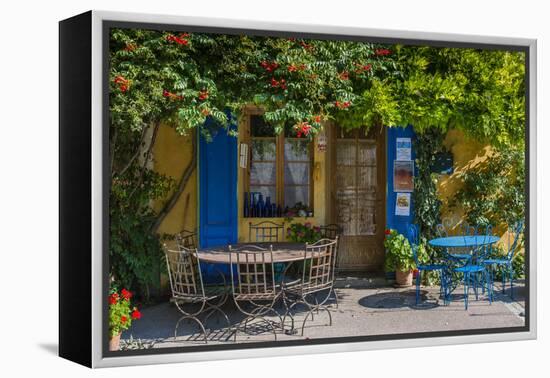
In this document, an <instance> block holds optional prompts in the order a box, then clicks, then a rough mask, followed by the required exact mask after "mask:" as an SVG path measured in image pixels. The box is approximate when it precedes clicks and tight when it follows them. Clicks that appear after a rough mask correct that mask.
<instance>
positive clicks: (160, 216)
mask: <svg viewBox="0 0 550 378" xmlns="http://www.w3.org/2000/svg"><path fill="white" fill-rule="evenodd" d="M192 145H193V151H192V155H191V161H190V162H189V164H188V165H187V167H185V170H184V171H183V175H182V176H181V179H180V181H179V183H178V186H177V188H176V190H175V191H174V193H173V194H172V197H170V199H169V200H168V201H167V202H166V204H165V205H164V207H163V208H162V210H161V211H160V212H159V214H158V216H157V219H156V220H155V222H154V223H153V224H152V225H151V231H152V232H157V230H158V228H159V227H160V225H161V223H162V221H163V220H164V218H166V216H167V215H168V213H170V211H171V210H172V209H173V208H174V206H175V205H176V203H177V202H178V199H179V197H180V196H181V194H182V193H183V191H184V190H185V187H186V186H187V182H188V181H189V179H190V178H191V174H192V173H193V171H194V170H195V167H196V165H197V146H196V142H195V140H194V138H193V142H192Z"/></svg>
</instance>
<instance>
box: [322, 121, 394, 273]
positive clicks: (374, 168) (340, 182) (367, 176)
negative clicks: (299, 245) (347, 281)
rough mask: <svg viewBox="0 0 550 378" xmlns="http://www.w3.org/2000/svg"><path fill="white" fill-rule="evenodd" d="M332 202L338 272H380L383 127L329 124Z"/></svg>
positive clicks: (383, 195) (383, 152)
mask: <svg viewBox="0 0 550 378" xmlns="http://www.w3.org/2000/svg"><path fill="white" fill-rule="evenodd" d="M332 140H333V142H334V143H332V145H333V151H332V153H331V160H332V172H333V174H332V175H331V176H332V182H331V202H332V204H331V206H332V211H331V213H332V218H333V222H334V223H337V224H338V225H340V226H341V227H342V229H343V235H342V238H341V243H340V246H339V251H338V254H339V257H338V268H339V270H361V271H381V270H382V268H383V264H384V246H383V243H384V228H385V224H386V221H385V218H386V217H385V203H386V201H385V199H386V190H385V188H386V161H385V160H386V159H385V156H386V138H385V129H384V128H374V127H373V128H371V129H370V130H369V131H368V132H365V129H357V130H351V131H345V130H342V129H340V128H338V127H335V128H333V135H332Z"/></svg>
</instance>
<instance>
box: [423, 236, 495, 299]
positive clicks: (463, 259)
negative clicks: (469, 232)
mask: <svg viewBox="0 0 550 378" xmlns="http://www.w3.org/2000/svg"><path fill="white" fill-rule="evenodd" d="M499 240H500V238H499V237H498V236H492V235H476V236H447V237H441V238H436V239H432V240H430V241H428V244H429V245H431V246H432V247H436V248H441V249H442V250H443V251H444V252H445V255H446V256H445V257H446V260H447V266H448V268H447V269H446V273H445V277H446V278H445V279H446V280H448V281H447V283H446V284H445V286H446V290H445V303H448V302H449V297H450V294H451V292H453V291H454V289H455V288H456V287H457V284H458V281H457V280H453V274H452V271H453V266H455V267H456V265H457V264H458V263H460V265H466V264H468V263H469V262H470V261H472V260H476V252H477V251H478V250H479V249H480V247H485V246H489V245H491V244H494V243H496V242H498V241H499ZM453 248H459V249H469V251H470V253H469V254H452V253H449V252H448V250H449V249H453Z"/></svg>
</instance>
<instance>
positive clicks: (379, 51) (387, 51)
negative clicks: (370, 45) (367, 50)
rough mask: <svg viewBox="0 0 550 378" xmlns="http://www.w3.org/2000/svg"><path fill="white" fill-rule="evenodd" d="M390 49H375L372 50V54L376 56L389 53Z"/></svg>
mask: <svg viewBox="0 0 550 378" xmlns="http://www.w3.org/2000/svg"><path fill="white" fill-rule="evenodd" d="M390 54H391V51H390V50H388V49H376V50H374V55H376V56H387V55H390Z"/></svg>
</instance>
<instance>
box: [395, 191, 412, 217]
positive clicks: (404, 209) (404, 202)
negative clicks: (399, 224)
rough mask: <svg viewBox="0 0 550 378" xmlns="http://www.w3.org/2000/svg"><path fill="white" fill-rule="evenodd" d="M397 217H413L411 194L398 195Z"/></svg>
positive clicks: (396, 199)
mask: <svg viewBox="0 0 550 378" xmlns="http://www.w3.org/2000/svg"><path fill="white" fill-rule="evenodd" d="M395 215H399V216H402V217H408V216H409V215H411V193H397V196H396V198H395Z"/></svg>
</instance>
